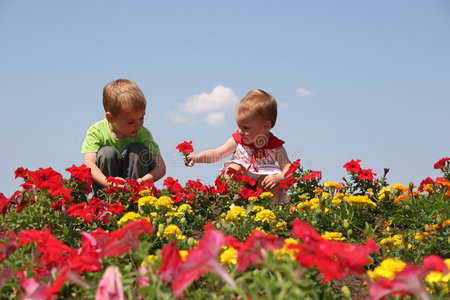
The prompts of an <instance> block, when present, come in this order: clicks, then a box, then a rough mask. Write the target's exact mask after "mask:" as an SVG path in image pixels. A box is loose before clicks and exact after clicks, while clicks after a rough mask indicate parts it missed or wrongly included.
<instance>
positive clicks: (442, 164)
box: [434, 157, 450, 170]
mask: <svg viewBox="0 0 450 300" xmlns="http://www.w3.org/2000/svg"><path fill="white" fill-rule="evenodd" d="M448 161H450V158H448V157H444V158H441V159H440V160H439V161H438V162H437V163H435V164H434V168H435V169H438V170H441V169H442V168H443V167H445V164H446V162H448Z"/></svg>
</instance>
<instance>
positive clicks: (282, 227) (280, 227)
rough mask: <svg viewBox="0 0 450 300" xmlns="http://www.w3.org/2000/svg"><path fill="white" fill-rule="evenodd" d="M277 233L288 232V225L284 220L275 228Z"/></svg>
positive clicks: (279, 221)
mask: <svg viewBox="0 0 450 300" xmlns="http://www.w3.org/2000/svg"><path fill="white" fill-rule="evenodd" d="M274 230H275V231H278V232H286V231H287V223H286V221H284V220H278V222H277V224H276V225H275V228H274Z"/></svg>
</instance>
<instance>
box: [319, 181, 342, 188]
mask: <svg viewBox="0 0 450 300" xmlns="http://www.w3.org/2000/svg"><path fill="white" fill-rule="evenodd" d="M323 187H326V188H329V189H333V190H337V189H339V188H340V185H339V183H337V182H333V181H327V182H325V183H324V184H323Z"/></svg>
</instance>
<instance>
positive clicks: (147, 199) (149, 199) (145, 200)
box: [138, 196, 158, 208]
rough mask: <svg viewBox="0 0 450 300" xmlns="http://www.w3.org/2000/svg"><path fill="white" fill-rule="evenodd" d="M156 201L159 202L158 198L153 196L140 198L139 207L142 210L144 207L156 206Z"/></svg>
mask: <svg viewBox="0 0 450 300" xmlns="http://www.w3.org/2000/svg"><path fill="white" fill-rule="evenodd" d="M156 200H158V199H157V198H156V197H153V196H144V197H141V198H139V200H138V207H139V208H141V207H142V206H144V205H147V204H148V205H153V204H155V202H156Z"/></svg>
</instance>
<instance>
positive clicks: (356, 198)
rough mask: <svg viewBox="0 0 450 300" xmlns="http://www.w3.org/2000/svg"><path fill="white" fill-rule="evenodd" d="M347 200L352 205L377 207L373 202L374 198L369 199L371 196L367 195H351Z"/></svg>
mask: <svg viewBox="0 0 450 300" xmlns="http://www.w3.org/2000/svg"><path fill="white" fill-rule="evenodd" d="M345 201H346V202H347V203H349V204H350V205H352V206H356V207H358V208H359V207H368V206H370V207H372V208H375V207H376V206H377V205H376V204H375V203H374V202H372V200H370V199H369V196H367V195H362V196H361V195H350V196H348V197H347V198H345Z"/></svg>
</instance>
